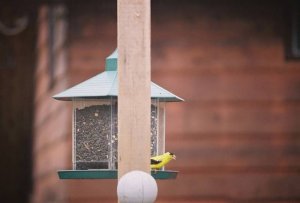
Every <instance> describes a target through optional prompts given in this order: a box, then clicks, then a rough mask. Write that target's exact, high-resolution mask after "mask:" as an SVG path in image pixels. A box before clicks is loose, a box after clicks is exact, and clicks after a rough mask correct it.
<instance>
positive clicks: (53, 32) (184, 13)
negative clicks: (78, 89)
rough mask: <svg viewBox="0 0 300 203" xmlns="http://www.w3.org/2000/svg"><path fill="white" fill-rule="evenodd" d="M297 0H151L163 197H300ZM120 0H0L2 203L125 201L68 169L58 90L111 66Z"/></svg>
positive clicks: (216, 200)
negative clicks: (165, 173) (166, 173)
mask: <svg viewBox="0 0 300 203" xmlns="http://www.w3.org/2000/svg"><path fill="white" fill-rule="evenodd" d="M298 2H299V1H288V0H273V1H268V0H265V1H262V0H260V1H256V0H252V1H250V0H244V1H239V0H186V1H183V0H152V81H154V82H155V83H157V84H159V85H161V86H163V87H165V88H166V89H168V90H170V91H172V92H174V93H175V94H176V95H178V96H180V97H182V98H184V99H185V102H183V103H171V104H168V106H167V117H166V149H167V150H168V151H172V152H175V153H176V155H177V161H173V162H171V163H170V164H169V165H168V166H167V168H168V169H172V170H179V171H180V173H179V174H178V177H177V179H176V180H165V181H158V187H159V194H158V200H157V202H158V203H171V202H183V203H190V202H200V203H202V202H203V203H204V202H210V203H224V202H268V203H270V202H272V203H284V202H300V61H299V59H300V7H299V3H298ZM116 46H117V4H116V1H112V0H86V1H83V0H53V1H37V0H27V1H21V0H1V2H0V139H1V141H0V152H1V153H0V154H1V160H2V161H1V162H0V176H1V177H0V180H1V182H0V202H1V203H2V202H3V203H19V202H20V203H23V202H24V203H27V202H28V203H29V202H30V203H96V202H116V201H117V200H116V184H117V182H116V180H93V181H88V180H68V181H67V180H59V179H58V176H57V173H56V172H57V170H59V169H70V168H71V166H72V163H71V161H72V154H71V153H72V150H71V133H72V132H71V103H70V102H59V101H55V100H54V99H52V98H51V97H52V96H53V95H54V94H56V93H58V92H60V91H62V90H64V89H66V88H69V87H71V86H73V85H75V84H77V83H79V82H81V81H84V80H86V79H88V78H90V77H92V76H94V75H96V74H98V73H100V72H102V71H103V70H104V63H105V58H106V57H107V56H108V55H110V54H111V53H112V52H113V51H114V49H115V48H116Z"/></svg>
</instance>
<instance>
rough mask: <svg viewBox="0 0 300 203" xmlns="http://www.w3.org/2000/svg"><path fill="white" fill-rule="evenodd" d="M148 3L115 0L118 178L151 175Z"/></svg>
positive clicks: (147, 0)
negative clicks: (136, 173) (134, 172)
mask: <svg viewBox="0 0 300 203" xmlns="http://www.w3.org/2000/svg"><path fill="white" fill-rule="evenodd" d="M150 67H151V65H150V0H118V80H119V96H118V177H119V179H120V178H121V177H122V175H124V174H125V173H127V172H129V171H132V170H141V171H145V172H147V173H149V172H150V107H151V99H150Z"/></svg>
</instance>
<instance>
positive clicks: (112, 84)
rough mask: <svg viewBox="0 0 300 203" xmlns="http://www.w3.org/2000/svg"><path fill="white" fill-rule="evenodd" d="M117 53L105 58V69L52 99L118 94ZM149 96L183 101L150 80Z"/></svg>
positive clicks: (99, 96) (104, 96) (65, 99)
mask: <svg viewBox="0 0 300 203" xmlns="http://www.w3.org/2000/svg"><path fill="white" fill-rule="evenodd" d="M117 61H118V53H117V50H116V51H114V52H113V53H112V54H111V55H110V56H109V57H107V58H106V63H105V71H104V72H103V73H100V74H98V75H96V76H94V77H92V78H90V79H88V80H86V81H84V82H82V83H79V84H78V85H75V86H73V87H71V88H69V89H67V90H65V91H63V92H61V93H59V94H56V95H54V96H53V98H54V99H57V100H64V101H70V100H73V99H75V98H82V99H88V98H91V99H92V98H107V97H112V96H115V97H116V96H118V72H117V66H118V65H117ZM151 98H158V99H160V100H163V101H168V102H178V101H183V99H181V98H180V97H178V96H176V95H175V94H173V93H171V92H169V91H168V90H166V89H164V88H162V87H160V86H158V85H157V84H155V83H153V82H151Z"/></svg>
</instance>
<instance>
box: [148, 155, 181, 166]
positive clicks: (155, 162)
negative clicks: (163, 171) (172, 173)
mask: <svg viewBox="0 0 300 203" xmlns="http://www.w3.org/2000/svg"><path fill="white" fill-rule="evenodd" d="M172 159H174V160H176V156H175V154H173V153H171V152H166V153H164V154H162V155H159V156H155V157H152V158H151V169H160V168H161V167H163V166H164V165H166V164H167V163H169V162H170V161H171V160H172Z"/></svg>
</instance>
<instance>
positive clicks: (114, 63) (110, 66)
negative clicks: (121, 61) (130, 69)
mask: <svg viewBox="0 0 300 203" xmlns="http://www.w3.org/2000/svg"><path fill="white" fill-rule="evenodd" d="M117 69H118V50H117V49H116V50H115V51H114V52H113V53H112V54H111V55H110V56H109V57H107V58H106V62H105V71H116V70H117Z"/></svg>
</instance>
